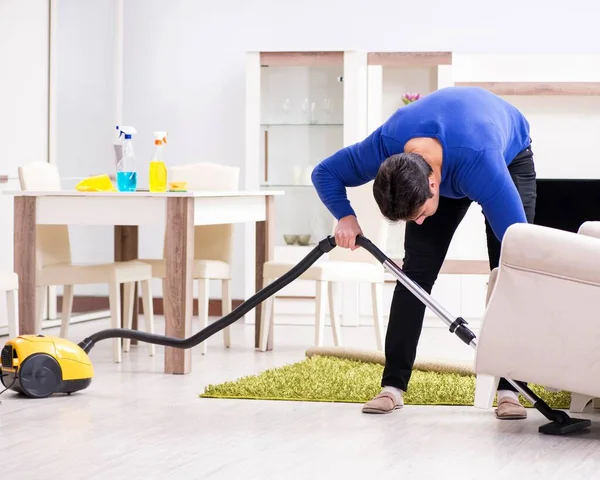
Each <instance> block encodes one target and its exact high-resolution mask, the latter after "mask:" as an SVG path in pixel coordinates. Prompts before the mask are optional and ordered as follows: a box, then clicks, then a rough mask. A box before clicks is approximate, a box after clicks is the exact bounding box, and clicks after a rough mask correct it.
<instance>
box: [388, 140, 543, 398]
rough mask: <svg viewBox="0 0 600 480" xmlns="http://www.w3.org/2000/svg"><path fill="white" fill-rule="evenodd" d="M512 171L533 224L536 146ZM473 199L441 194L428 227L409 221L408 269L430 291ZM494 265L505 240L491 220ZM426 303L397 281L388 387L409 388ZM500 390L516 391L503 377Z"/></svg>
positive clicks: (489, 234) (489, 233)
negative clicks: (448, 196)
mask: <svg viewBox="0 0 600 480" xmlns="http://www.w3.org/2000/svg"><path fill="white" fill-rule="evenodd" d="M508 170H509V172H510V175H511V177H512V179H513V182H514V184H515V186H516V187H517V190H518V192H519V195H520V196H521V200H522V202H523V206H524V208H525V214H526V217H527V221H528V222H529V223H533V218H534V214H535V201H536V173H535V166H534V162H533V153H532V151H531V148H527V149H525V150H524V151H523V152H521V153H520V154H519V155H517V157H515V159H514V160H513V161H512V162H511V163H510V164H509V166H508ZM470 205H471V200H469V199H467V198H463V199H451V198H447V197H440V200H439V206H438V210H437V211H436V213H435V214H434V215H432V216H431V217H428V218H427V219H425V221H424V222H423V224H422V225H418V224H416V223H415V222H407V224H406V232H405V240H404V250H405V257H404V260H403V263H402V270H403V271H404V272H405V273H406V275H407V276H408V277H409V278H411V279H412V280H413V281H415V282H417V283H418V284H419V285H421V287H422V288H423V289H425V290H426V291H427V292H428V293H431V290H432V288H433V285H434V283H435V281H436V279H437V277H438V274H439V271H440V268H441V266H442V263H443V262H444V259H445V257H446V253H447V251H448V247H449V245H450V241H451V240H452V237H453V235H454V232H455V231H456V228H457V227H458V225H459V224H460V222H461V221H462V219H463V218H464V216H465V214H466V212H467V210H468V209H469V206H470ZM485 226H486V235H487V248H488V257H489V263H490V268H491V269H494V268H496V267H497V266H498V262H499V257H500V242H499V241H498V239H497V238H496V236H495V235H494V233H493V231H492V229H491V227H490V225H489V223H488V221H487V219H486V220H485ZM424 314H425V305H424V304H423V303H422V302H421V301H420V300H419V299H418V298H417V297H415V296H414V295H413V294H412V293H410V292H409V291H408V290H407V289H406V287H405V286H404V285H402V284H401V283H400V282H397V283H396V288H395V290H394V295H393V298H392V304H391V308H390V316H389V324H388V328H387V333H386V339H385V356H386V365H385V368H384V372H383V377H382V381H381V385H382V386H394V387H397V388H400V389H402V390H404V391H406V389H407V387H408V382H409V380H410V376H411V371H412V368H413V364H414V361H415V356H416V351H417V344H418V342H419V337H420V335H421V329H422V327H423V317H424ZM498 389H499V390H513V391H514V390H515V388H514V387H513V386H512V385H511V384H510V383H508V382H507V381H506V380H505V379H501V380H500V383H499V385H498Z"/></svg>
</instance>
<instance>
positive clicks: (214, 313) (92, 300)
mask: <svg viewBox="0 0 600 480" xmlns="http://www.w3.org/2000/svg"><path fill="white" fill-rule="evenodd" d="M62 300H63V297H62V295H57V299H56V309H57V311H58V312H62ZM242 302H243V300H237V299H234V300H233V302H232V303H233V308H237V307H238V306H239V305H241V304H242ZM152 304H153V308H154V313H155V314H156V315H164V313H165V311H164V308H163V301H162V298H154V299H153V302H152ZM100 310H110V306H109V303H108V297H103V296H92V295H75V296H74V298H73V313H87V312H97V311H100ZM138 310H139V311H140V312H143V307H142V299H141V298H140V299H139V300H138ZM222 311H223V309H222V302H221V299H219V298H211V299H210V300H209V301H208V314H209V315H210V316H211V317H220V316H222ZM193 315H198V300H197V299H196V298H194V313H193Z"/></svg>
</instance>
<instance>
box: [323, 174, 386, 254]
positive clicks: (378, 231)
mask: <svg viewBox="0 0 600 480" xmlns="http://www.w3.org/2000/svg"><path fill="white" fill-rule="evenodd" d="M346 191H347V195H348V199H349V200H350V205H352V208H353V209H354V211H355V213H356V218H357V219H358V224H359V225H360V228H361V229H362V232H363V235H364V236H365V237H366V238H368V239H369V240H370V241H371V242H373V243H374V244H375V246H377V247H378V248H380V249H381V250H382V251H383V252H385V249H386V246H387V240H388V231H389V222H388V221H387V220H386V219H385V218H384V217H383V215H382V214H381V211H380V210H379V207H378V205H377V202H376V201H375V198H374V197H373V182H372V181H371V182H369V183H367V184H364V185H361V186H359V187H350V188H347V189H346ZM336 225H337V220H336V221H334V222H333V229H334V230H335V226H336ZM329 259H330V260H335V261H349V262H370V263H379V262H378V260H377V259H376V258H375V257H373V255H371V254H370V253H369V252H367V251H366V250H365V249H363V248H358V249H356V250H350V249H348V248H334V249H333V250H332V251H331V252H330V253H329Z"/></svg>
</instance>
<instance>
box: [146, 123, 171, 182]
mask: <svg viewBox="0 0 600 480" xmlns="http://www.w3.org/2000/svg"><path fill="white" fill-rule="evenodd" d="M165 143H167V132H154V155H153V156H152V161H151V162H150V171H149V173H148V184H149V187H150V191H151V192H165V191H166V190H167V167H166V165H165V162H164V161H163V151H162V150H163V144H165Z"/></svg>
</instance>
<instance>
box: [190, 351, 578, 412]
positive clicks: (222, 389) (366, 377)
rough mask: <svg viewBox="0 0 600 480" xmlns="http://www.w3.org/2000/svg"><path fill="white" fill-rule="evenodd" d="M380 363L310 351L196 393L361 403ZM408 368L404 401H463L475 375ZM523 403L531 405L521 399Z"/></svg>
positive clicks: (559, 398) (558, 399)
mask: <svg viewBox="0 0 600 480" xmlns="http://www.w3.org/2000/svg"><path fill="white" fill-rule="evenodd" d="M382 372H383V365H381V364H378V363H373V362H365V361H358V360H352V359H348V358H337V357H331V356H322V355H314V356H312V357H309V358H306V359H305V360H302V361H300V362H297V363H293V364H289V365H284V366H282V367H279V368H273V369H270V370H267V371H265V372H263V373H260V374H258V375H251V376H247V377H243V378H240V379H238V380H235V381H230V382H225V383H221V384H218V385H208V386H207V387H206V389H205V391H204V393H202V394H201V395H200V397H202V398H236V399H253V400H294V401H313V402H343V403H365V402H366V401H368V400H370V399H371V398H373V397H374V396H375V395H377V394H378V393H379V392H380V391H381V387H380V381H381V374H382ZM457 372H458V373H452V372H448V371H435V369H433V370H432V369H427V370H421V369H419V368H418V367H417V366H416V367H415V369H414V370H413V374H412V377H411V381H410V384H409V387H408V391H407V392H406V394H405V396H404V403H405V404H406V405H467V406H472V405H473V401H474V396H475V376H474V375H473V374H471V373H468V372H461V371H460V369H459V370H457ZM530 388H531V389H532V390H533V391H534V392H535V393H536V394H537V395H538V396H540V397H541V398H542V399H543V400H544V401H545V402H546V403H548V405H550V406H551V407H553V408H560V409H566V408H569V405H570V402H571V394H570V393H569V392H549V391H547V390H545V389H544V388H542V387H540V386H537V385H530ZM521 401H522V403H523V405H525V406H527V407H531V406H532V405H531V404H530V403H529V402H528V401H527V400H525V399H524V398H521Z"/></svg>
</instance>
